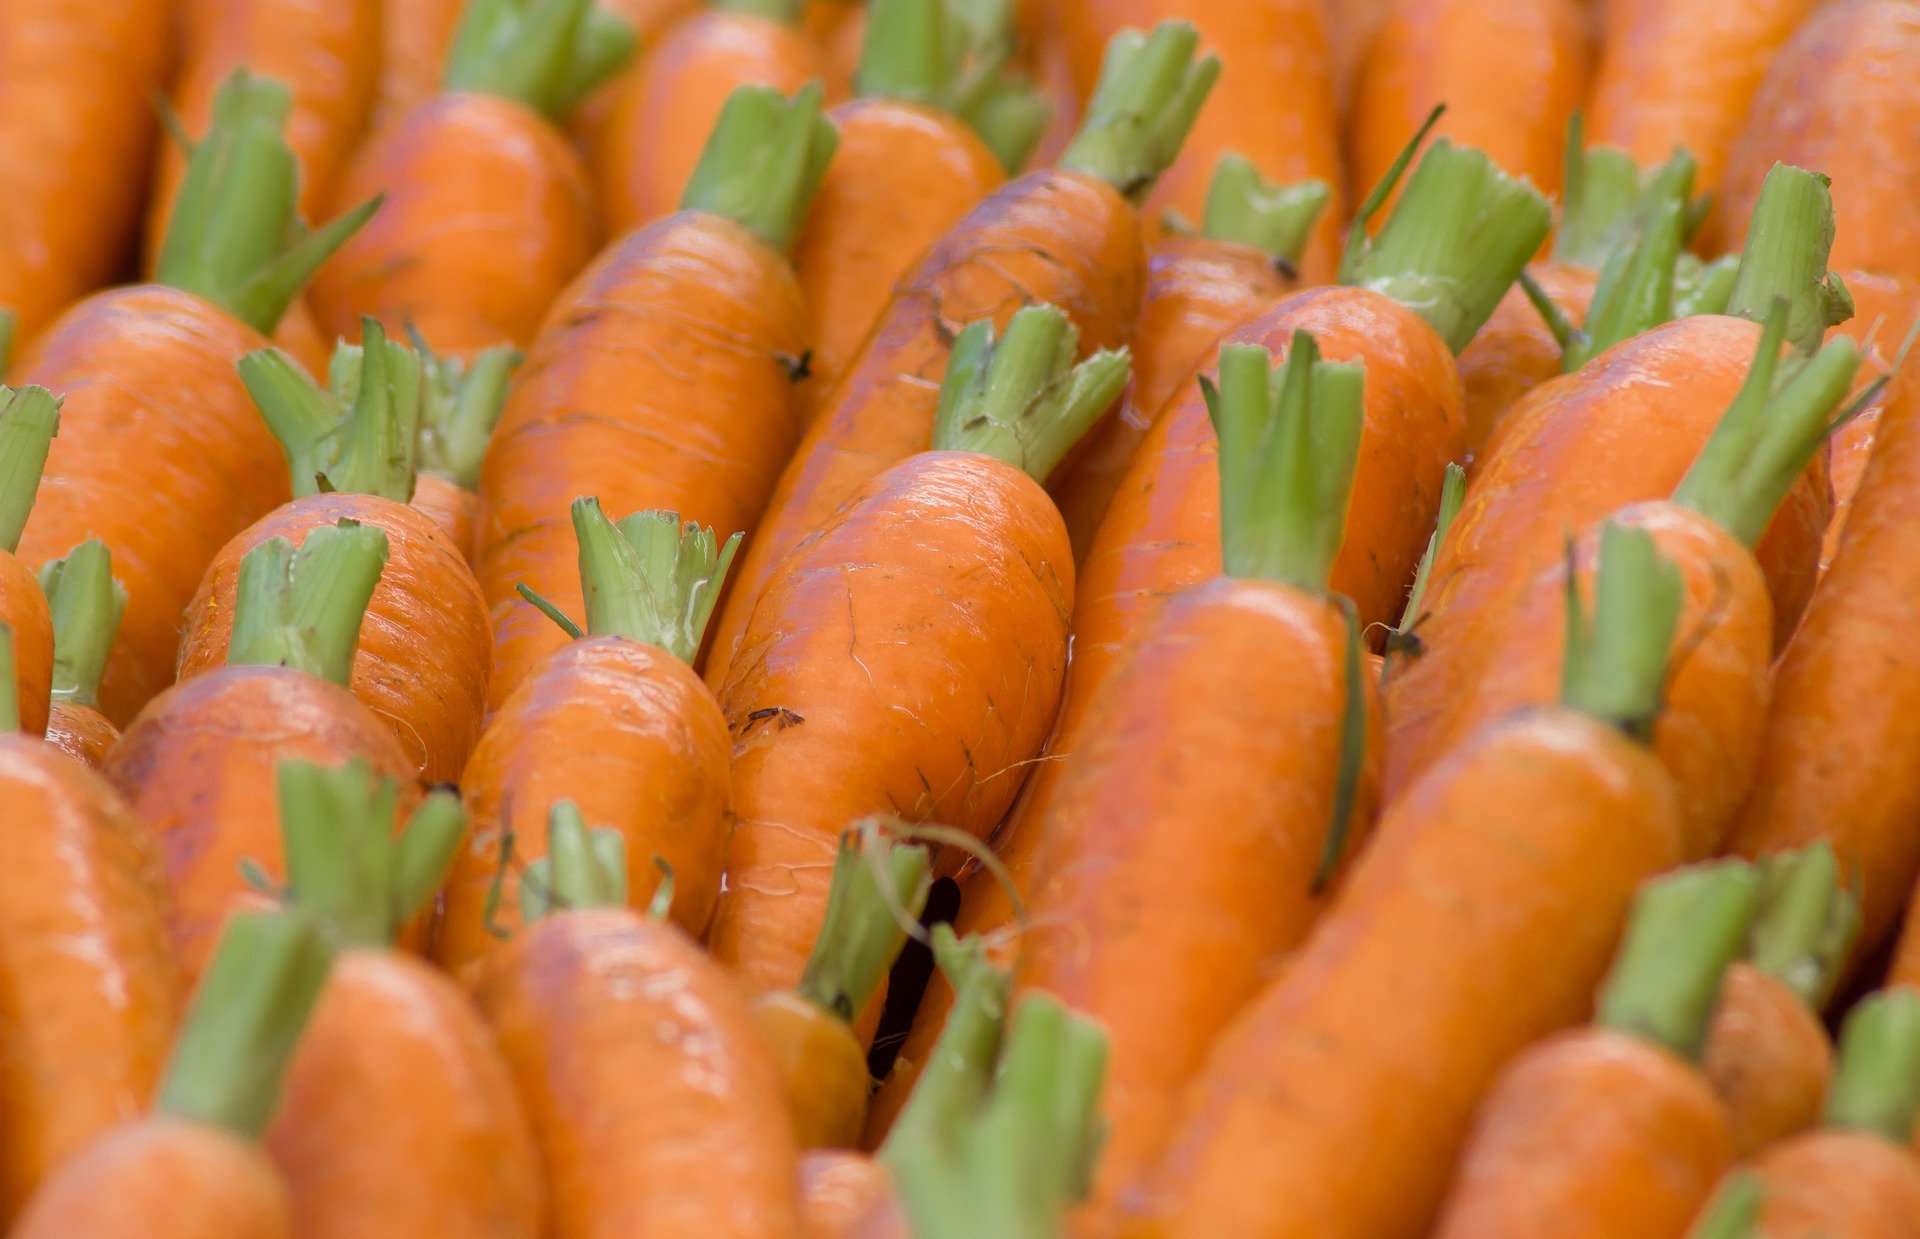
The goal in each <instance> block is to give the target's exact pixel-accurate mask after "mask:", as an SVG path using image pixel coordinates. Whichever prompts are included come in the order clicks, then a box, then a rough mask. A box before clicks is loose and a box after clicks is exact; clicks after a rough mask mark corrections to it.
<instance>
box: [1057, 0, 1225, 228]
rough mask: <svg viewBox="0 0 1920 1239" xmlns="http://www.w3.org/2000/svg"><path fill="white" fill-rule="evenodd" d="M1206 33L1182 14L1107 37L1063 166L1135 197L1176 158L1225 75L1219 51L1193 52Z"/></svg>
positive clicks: (1142, 195)
mask: <svg viewBox="0 0 1920 1239" xmlns="http://www.w3.org/2000/svg"><path fill="white" fill-rule="evenodd" d="M1199 47H1200V33H1199V31H1197V30H1195V29H1194V28H1193V27H1192V26H1191V25H1188V24H1187V23H1186V22H1181V21H1168V22H1161V23H1160V24H1159V25H1158V26H1155V27H1154V28H1153V33H1152V34H1150V35H1149V34H1141V33H1140V32H1139V31H1138V30H1122V31H1121V32H1120V33H1119V34H1116V35H1114V36H1113V38H1111V39H1109V40H1108V41H1107V50H1106V59H1105V60H1104V61H1102V63H1101V66H1100V82H1099V84H1098V85H1097V86H1095V87H1094V91H1093V98H1092V99H1091V100H1089V101H1088V103H1087V115H1086V118H1085V119H1084V120H1082V121H1081V122H1080V132H1079V133H1078V134H1077V135H1075V137H1074V139H1073V144H1072V145H1071V146H1069V147H1067V149H1066V151H1065V152H1064V153H1063V154H1062V155H1061V156H1060V167H1061V168H1063V169H1064V170H1066V171H1068V172H1079V173H1082V174H1084V175H1086V176H1091V177H1095V178H1097V179H1099V180H1103V181H1105V182H1107V184H1109V185H1111V186H1113V187H1114V188H1115V189H1117V190H1119V191H1120V192H1121V193H1123V194H1125V195H1126V196H1127V197H1128V198H1130V199H1132V200H1133V201H1134V202H1140V201H1142V200H1143V199H1145V198H1146V196H1147V193H1148V191H1149V190H1151V189H1152V188H1153V185H1154V182H1155V181H1158V180H1159V179H1160V174H1161V173H1163V172H1165V171H1166V170H1167V169H1168V168H1169V167H1171V166H1172V165H1173V161H1174V159H1175V158H1177V157H1178V156H1179V154H1180V148H1181V147H1182V146H1183V145H1185V144H1186V141H1187V135H1188V134H1189V133H1191V132H1192V131H1193V122H1194V121H1195V120H1196V119H1198V118H1199V116H1200V109H1201V107H1203V106H1204V105H1205V104H1206V102H1207V96H1208V95H1209V94H1211V93H1212V91H1213V84H1214V82H1216V81H1218V80H1219V77H1220V58H1219V57H1218V56H1215V55H1213V54H1211V53H1209V54H1208V55H1205V56H1202V57H1200V58H1199V59H1198V60H1196V59H1194V53H1195V52H1197V51H1198V50H1199Z"/></svg>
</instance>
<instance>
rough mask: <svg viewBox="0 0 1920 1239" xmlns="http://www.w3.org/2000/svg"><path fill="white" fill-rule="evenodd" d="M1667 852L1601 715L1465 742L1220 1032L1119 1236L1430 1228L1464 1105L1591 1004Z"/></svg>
mask: <svg viewBox="0 0 1920 1239" xmlns="http://www.w3.org/2000/svg"><path fill="white" fill-rule="evenodd" d="M1679 856H1680V837H1679V821H1678V815H1677V812H1676V810H1675V806H1674V801H1673V792H1672V788H1671V786H1670V785H1669V782H1668V780H1667V777H1666V774H1665V772H1664V771H1663V770H1662V769H1661V768H1660V764H1659V762H1658V761H1657V760H1656V759H1655V758H1654V757H1653V755H1652V754H1650V753H1648V752H1647V751H1645V750H1644V749H1642V748H1640V747H1638V746H1637V745H1634V744H1633V743H1632V742H1630V741H1628V740H1627V739H1626V738H1624V737H1623V736H1621V735H1620V734H1619V733H1617V732H1615V731H1613V730H1612V729H1611V728H1608V727H1606V726H1604V725H1603V724H1600V723H1598V722H1596V721H1594V720H1592V719H1590V718H1588V717H1586V716H1584V715H1576V714H1573V713H1571V712H1569V711H1566V710H1563V709H1557V708H1548V709H1544V710H1538V711H1534V712H1531V713H1528V714H1525V715H1521V716H1519V717H1517V718H1514V719H1510V720H1508V721H1506V722H1504V723H1501V724H1499V725H1497V726H1495V727H1492V728H1490V729H1488V730H1486V731H1483V732H1482V733H1480V735H1479V736H1478V737H1477V738H1476V739H1475V741H1474V742H1473V743H1471V744H1470V745H1467V746H1465V747H1463V748H1462V749H1460V750H1459V751H1457V752H1456V753H1454V754H1453V755H1452V756H1451V757H1449V758H1448V759H1447V760H1446V761H1445V762H1443V763H1442V764H1440V765H1438V766H1436V767H1435V768H1434V769H1433V771H1432V772H1431V773H1430V774H1429V775H1428V776H1427V777H1426V778H1425V779H1423V780H1421V782H1420V783H1419V784H1418V785H1416V786H1415V787H1414V788H1413V789H1411V790H1410V791H1409V792H1408V793H1407V795H1406V796H1405V797H1403V798H1402V800H1401V801H1400V802H1399V803H1398V804H1395V805H1392V806H1391V807H1389V808H1388V810H1387V812H1386V815H1385V816H1384V817H1383V818H1382V819H1381V822H1380V824H1379V826H1378V827H1377V828H1376V830H1375V836H1374V842H1373V843H1372V845H1371V846H1370V847H1369V848H1368V850H1367V852H1366V853H1365V855H1364V857H1363V858H1362V860H1361V861H1360V863H1359V864H1358V865H1357V866H1356V867H1355V869H1354V872H1353V875H1352V877H1351V878H1350V879H1349V881H1348V883H1347V885H1346V886H1345V888H1344V889H1343V890H1342V892H1341V895H1340V897H1339V900H1338V901H1337V903H1336V904H1335V906H1334V908H1333V909H1332V910H1331V911H1330V912H1329V913H1328V915H1327V917H1326V918H1325V919H1324V920H1323V921H1322V922H1321V925H1320V928H1319V930H1318V932H1316V933H1315V934H1314V936H1313V937H1312V938H1311V939H1310V940H1309V942H1308V944H1307V946H1306V947H1305V948H1304V949H1303V950H1302V951H1301V953H1300V954H1299V955H1298V956H1296V957H1295V959H1294V960H1293V962H1292V963H1291V965H1290V966H1289V967H1288V969H1287V971H1286V973H1285V974H1284V975H1283V976H1282V977H1281V978H1280V979H1279V980H1278V981H1276V982H1275V983H1274V984H1272V985H1270V986H1269V987H1268V988H1267V989H1266V990H1265V991H1264V992H1263V993H1262V994H1261V995H1260V996H1259V997H1258V998H1257V999H1256V1000H1255V1001H1254V1003H1253V1004H1252V1005H1251V1006H1250V1007H1248V1008H1247V1010H1246V1011H1245V1012H1244V1013H1243V1014H1242V1015H1241V1017H1240V1019H1239V1021H1238V1022H1237V1023H1236V1025H1235V1026H1234V1028H1233V1029H1232V1030H1231V1031H1230V1032H1229V1034H1228V1036H1227V1037H1226V1038H1225V1039H1224V1040H1223V1041H1222V1042H1220V1043H1219V1044H1218V1045H1217V1046H1216V1048H1215V1051H1214V1053H1213V1054H1212V1055H1211V1056H1210V1058H1209V1061H1208V1063H1207V1065H1206V1068H1205V1069H1204V1070H1203V1072H1202V1073H1201V1075H1200V1076H1199V1077H1198V1079H1197V1080H1196V1081H1195V1084H1194V1087H1193V1090H1192V1092H1191V1094H1190V1099H1189V1107H1188V1110H1187V1115H1188V1117H1187V1118H1186V1120H1185V1121H1184V1122H1183V1123H1182V1124H1181V1125H1180V1127H1179V1128H1178V1129H1177V1130H1176V1132H1175V1133H1174V1135H1173V1139H1172V1141H1171V1143H1170V1146H1169V1153H1168V1155H1167V1156H1166V1158H1165V1159H1164V1160H1163V1161H1162V1162H1161V1164H1160V1166H1159V1167H1158V1169H1157V1170H1156V1171H1155V1172H1154V1173H1153V1174H1152V1175H1151V1176H1149V1177H1148V1179H1147V1180H1146V1181H1145V1182H1144V1183H1143V1184H1142V1185H1141V1188H1142V1190H1141V1191H1140V1193H1139V1196H1138V1200H1137V1203H1130V1207H1129V1209H1128V1217H1127V1222H1126V1224H1125V1225H1123V1227H1122V1231H1121V1233H1122V1234H1127V1235H1135V1234H1139V1235H1195V1236H1199V1235H1215V1236H1217V1235H1226V1234H1234V1235H1242V1234H1259V1235H1266V1236H1276V1237H1283V1239H1290V1237H1292V1236H1303V1237H1304V1236H1309V1235H1311V1236H1317V1237H1320V1239H1328V1237H1341V1236H1353V1237H1355V1239H1360V1237H1362V1236H1364V1237H1366V1239H1397V1237H1399V1236H1418V1235H1423V1234H1425V1233H1427V1228H1428V1227H1429V1226H1430V1225H1431V1223H1432V1221H1433V1218H1434V1213H1435V1211H1436V1210H1437V1209H1438V1208H1439V1206H1440V1203H1441V1196H1442V1193H1443V1192H1444V1191H1445V1189H1446V1185H1447V1179H1448V1177H1449V1175H1450V1172H1451V1171H1452V1168H1453V1164H1454V1159H1455V1157H1456V1156H1457V1154H1458V1152H1459V1150H1460V1148H1461V1146H1462V1144H1463V1142H1464V1141H1465V1140H1466V1138H1467V1135H1468V1130H1469V1127H1470V1125H1471V1123H1472V1119H1473V1111H1474V1107H1475V1105H1476V1104H1477V1103H1478V1102H1479V1101H1480V1099H1481V1097H1482V1095H1483V1094H1484V1093H1485V1092H1486V1090H1487V1089H1488V1088H1489V1087H1490V1086H1491V1085H1492V1084H1493V1082H1494V1080H1495V1078H1496V1077H1497V1075H1498V1074H1499V1072H1500V1071H1501V1069H1502V1068H1503V1067H1504V1066H1505V1065H1506V1064H1507V1062H1508V1061H1509V1060H1511V1059H1512V1058H1513V1057H1514V1056H1515V1055H1517V1054H1518V1053H1519V1052H1520V1051H1521V1050H1522V1049H1524V1048H1525V1047H1526V1046H1527V1045H1529V1044H1531V1043H1533V1042H1534V1041H1537V1040H1538V1039H1539V1038H1541V1037H1543V1036H1545V1035H1547V1034H1548V1033H1551V1032H1553V1031H1555V1030H1556V1029H1560V1028H1564V1027H1567V1026H1570V1025H1572V1024H1575V1023H1578V1022H1580V1021H1581V1020H1583V1019H1585V1018H1586V1017H1587V1015H1588V1013H1589V1011H1590V1009H1591V1006H1592V1002H1593V991H1594V987H1595V985H1596V984H1597V983H1598V981H1599V979H1600V978H1601V976H1602V975H1603V974H1604V973H1605V971H1606V969H1607V966H1608V964H1609V962H1610V960H1611V957H1612V954H1613V950H1614V945H1615V940H1616V938H1617V936H1618V935H1619V932H1620V930H1621V927H1622V926H1623V925H1624V923H1625V920H1626V915H1627V910H1628V907H1629V905H1630V903H1631V901H1632V898H1633V893H1634V890H1635V889H1636V887H1638V885H1639V884H1640V883H1641V882H1642V881H1644V880H1645V879H1646V878H1647V877H1649V876H1651V875H1652V874H1655V873H1658V872H1660V871H1661V870H1663V869H1666V868H1667V867H1669V866H1671V865H1673V864H1674V863H1675V862H1676V861H1677V860H1678V859H1679ZM1429 947H1430V949H1429ZM1495 996H1497V998H1496V997H1495ZM1383 1011H1392V1012H1393V1013H1394V1014H1393V1017H1392V1018H1390V1019H1389V1018H1382V1017H1381V1015H1380V1013H1381V1012H1383ZM1408 1028H1419V1029H1422V1030H1423V1035H1421V1036H1419V1037H1409V1036H1407V1035H1406V1030H1407V1029H1408ZM1442 1047H1443V1048H1442Z"/></svg>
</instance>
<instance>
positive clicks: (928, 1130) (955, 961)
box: [877, 923, 1013, 1169]
mask: <svg viewBox="0 0 1920 1239" xmlns="http://www.w3.org/2000/svg"><path fill="white" fill-rule="evenodd" d="M932 944H933V959H934V963H935V964H936V965H938V967H939V969H940V971H941V973H942V974H944V975H945V977H946V978H947V983H948V984H949V985H950V986H952V988H953V1007H952V1009H951V1010H950V1011H949V1012H948V1014H947V1022H946V1026H945V1027H944V1028H943V1029H942V1030H941V1032H940V1038H939V1040H938V1041H936V1042H935V1043H934V1047H933V1051H932V1053H931V1054H929V1055H928V1056H927V1064H926V1067H925V1069H924V1070H922V1071H921V1073H920V1079H919V1080H918V1081H917V1082H916V1083H915V1085H914V1089H913V1094H912V1096H910V1097H909V1098H908V1099H907V1104H906V1105H905V1106H904V1107H902V1108H901V1111H900V1114H899V1116H898V1117H897V1118H896V1119H895V1120H894V1124H893V1128H892V1130H891V1131H890V1132H889V1133H888V1136H887V1140H886V1143H885V1144H883V1145H881V1146H880V1150H879V1153H878V1154H877V1156H878V1158H879V1160H880V1161H881V1162H882V1163H883V1164H885V1165H887V1166H888V1167H889V1168H894V1169H897V1164H896V1163H898V1162H900V1161H906V1160H911V1159H912V1158H913V1157H915V1156H925V1155H926V1152H925V1150H927V1149H929V1148H937V1147H938V1146H939V1145H940V1143H941V1142H942V1141H943V1140H944V1139H945V1137H946V1134H947V1133H949V1132H951V1131H953V1130H954V1129H955V1128H957V1127H958V1126H959V1125H960V1124H962V1123H963V1122H964V1121H965V1120H966V1117H967V1115H968V1114H969V1113H970V1112H971V1109H972V1107H973V1105H974V1104H975V1103H976V1102H977V1100H978V1099H979V1098H980V1096H981V1095H982V1094H984V1093H985V1092H986V1089H987V1085H988V1082H989V1081H991V1080H992V1078H993V1066H994V1062H995V1061H996V1060H997V1059H998V1057H999V1054H1000V1039H1001V1034H1002V1033H1003V1032H1004V1031H1005V1025H1006V1018H1007V997H1008V994H1009V992H1010V990H1011V988H1012V983H1013V981H1012V977H1011V976H1010V975H1009V974H1008V973H1007V971H1006V970H1005V969H1003V968H999V967H996V966H995V965H994V963H993V961H992V960H990V959H989V958H988V957H987V948H986V944H985V943H984V942H983V941H981V939H980V938H978V937H977V936H972V935H969V936H968V937H966V938H964V939H962V938H956V937H955V936H954V933H953V927H952V926H950V925H947V924H944V923H943V924H939V925H935V926H934V927H933V931H932Z"/></svg>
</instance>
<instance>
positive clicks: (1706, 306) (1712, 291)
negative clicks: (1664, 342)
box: [1673, 250, 1740, 318]
mask: <svg viewBox="0 0 1920 1239" xmlns="http://www.w3.org/2000/svg"><path fill="white" fill-rule="evenodd" d="M1739 273H1740V255H1738V254H1725V255H1722V256H1721V257H1719V258H1716V259H1714V260H1713V261H1712V262H1701V261H1700V259H1699V258H1697V257H1695V256H1694V255H1693V254H1690V253H1687V252H1686V251H1684V250H1683V251H1681V254H1680V258H1679V261H1678V262H1676V263H1675V264H1674V272H1673V316H1674V317H1675V318H1691V317H1693V316H1694V315H1696V314H1725V313H1726V312H1727V301H1728V299H1729V298H1731V297H1732V296H1733V281H1734V279H1735V277H1737V276H1738V275H1739Z"/></svg>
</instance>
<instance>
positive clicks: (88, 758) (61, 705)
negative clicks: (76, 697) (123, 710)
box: [47, 701, 120, 770]
mask: <svg viewBox="0 0 1920 1239" xmlns="http://www.w3.org/2000/svg"><path fill="white" fill-rule="evenodd" d="M47 743H48V744H51V745H52V746H53V747H54V748H57V749H59V750H60V751H61V752H62V753H65V754H67V755H68V756H69V757H76V758H79V759H80V760H81V761H83V762H85V763H86V764H87V765H89V766H92V767H93V768H94V769H95V770H98V769H99V768H100V767H101V766H103V765H105V764H106V761H107V754H108V753H110V752H112V751H113V746H114V745H116V744H118V743H120V729H119V728H118V727H115V726H114V725H113V724H112V723H110V722H108V721H107V716H106V715H104V714H102V713H100V711H98V710H96V709H94V708H93V707H92V706H83V705H78V704H76V703H74V702H71V701H56V702H54V703H53V709H52V710H51V711H49V712H48V715H47Z"/></svg>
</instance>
